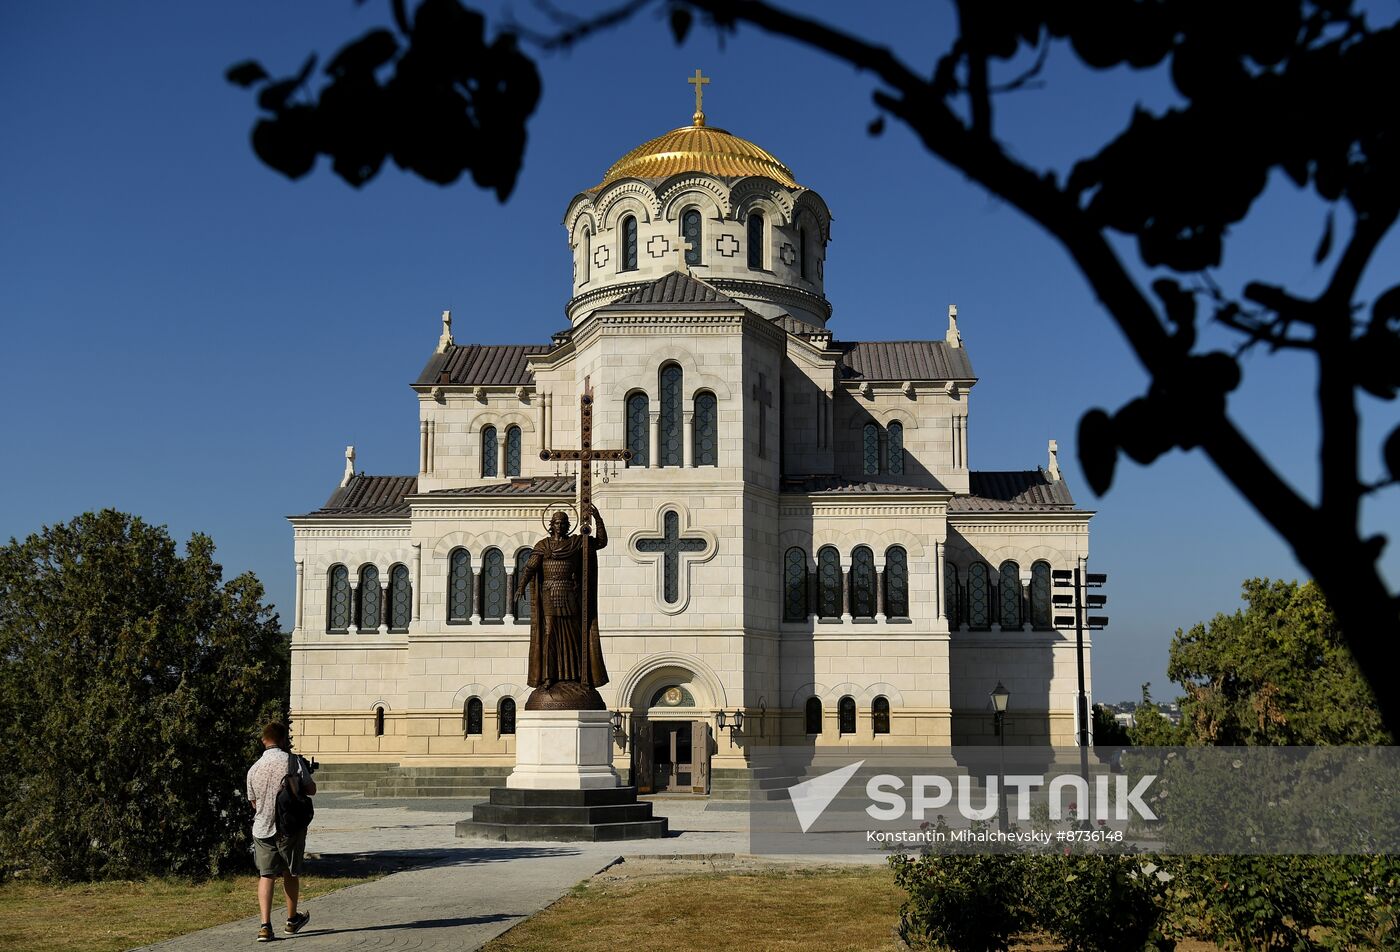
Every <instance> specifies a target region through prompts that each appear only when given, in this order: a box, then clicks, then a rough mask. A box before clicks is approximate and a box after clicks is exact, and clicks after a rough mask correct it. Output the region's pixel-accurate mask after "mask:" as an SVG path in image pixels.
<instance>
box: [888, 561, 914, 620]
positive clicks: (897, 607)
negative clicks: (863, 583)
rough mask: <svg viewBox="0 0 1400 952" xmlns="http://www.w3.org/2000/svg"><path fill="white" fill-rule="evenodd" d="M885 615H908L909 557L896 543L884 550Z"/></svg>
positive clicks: (893, 616) (892, 616)
mask: <svg viewBox="0 0 1400 952" xmlns="http://www.w3.org/2000/svg"><path fill="white" fill-rule="evenodd" d="M885 617H886V618H908V617H909V559H908V558H907V557H906V556H905V554H904V549H903V547H901V546H897V545H892V546H890V547H889V548H888V549H886V550H885Z"/></svg>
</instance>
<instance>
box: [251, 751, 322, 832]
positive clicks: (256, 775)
mask: <svg viewBox="0 0 1400 952" xmlns="http://www.w3.org/2000/svg"><path fill="white" fill-rule="evenodd" d="M288 756H289V755H288V754H287V752H286V751H285V750H282V749H281V748H279V747H269V748H267V749H266V750H264V751H263V755H262V756H261V757H259V758H258V760H257V763H255V764H253V766H251V767H249V768H248V802H250V803H252V804H253V806H254V809H256V810H257V813H256V814H255V815H254V816H253V835H254V836H256V837H258V838H259V839H263V840H270V839H272V838H273V837H275V836H276V835H277V791H278V790H281V789H282V778H283V777H285V776H286V775H287V757H288ZM297 771H298V772H299V773H300V774H301V782H302V783H311V774H310V773H308V772H307V770H306V761H304V760H302V759H301V758H300V757H297Z"/></svg>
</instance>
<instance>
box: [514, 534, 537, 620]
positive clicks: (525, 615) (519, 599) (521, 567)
mask: <svg viewBox="0 0 1400 952" xmlns="http://www.w3.org/2000/svg"><path fill="white" fill-rule="evenodd" d="M528 561H530V548H529V546H526V547H525V548H523V549H520V550H519V551H517V552H516V553H515V587H516V588H517V589H518V590H519V591H517V592H516V595H515V620H516V621H529V620H530V594H531V591H532V588H531V586H533V585H534V583H533V582H529V583H526V584H525V585H521V584H520V575H521V573H522V572H524V571H525V563H526V562H528Z"/></svg>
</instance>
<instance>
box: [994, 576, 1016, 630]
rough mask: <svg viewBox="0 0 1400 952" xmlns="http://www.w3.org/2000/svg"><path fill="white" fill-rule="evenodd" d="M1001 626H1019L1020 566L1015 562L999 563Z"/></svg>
mask: <svg viewBox="0 0 1400 952" xmlns="http://www.w3.org/2000/svg"><path fill="white" fill-rule="evenodd" d="M997 584H998V585H999V586H1000V588H1001V599H1000V601H1001V627H1003V628H1020V627H1021V567H1020V566H1019V565H1017V564H1016V563H1015V562H1003V563H1001V581H1000V582H998V583H997Z"/></svg>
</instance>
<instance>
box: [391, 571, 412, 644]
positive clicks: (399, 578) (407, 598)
mask: <svg viewBox="0 0 1400 952" xmlns="http://www.w3.org/2000/svg"><path fill="white" fill-rule="evenodd" d="M412 620H413V583H412V582H410V581H409V578H408V566H406V565H396V566H394V567H393V568H392V569H390V570H389V630H390V631H408V623H409V622H410V621H412Z"/></svg>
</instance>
